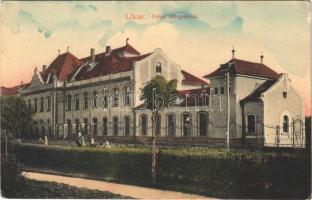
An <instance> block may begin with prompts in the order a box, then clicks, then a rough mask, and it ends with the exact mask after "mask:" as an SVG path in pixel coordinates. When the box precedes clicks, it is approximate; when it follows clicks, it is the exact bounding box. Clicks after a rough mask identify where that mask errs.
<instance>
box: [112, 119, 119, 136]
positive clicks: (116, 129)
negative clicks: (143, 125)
mask: <svg viewBox="0 0 312 200" xmlns="http://www.w3.org/2000/svg"><path fill="white" fill-rule="evenodd" d="M118 128H119V127H118V117H113V134H114V135H118Z"/></svg>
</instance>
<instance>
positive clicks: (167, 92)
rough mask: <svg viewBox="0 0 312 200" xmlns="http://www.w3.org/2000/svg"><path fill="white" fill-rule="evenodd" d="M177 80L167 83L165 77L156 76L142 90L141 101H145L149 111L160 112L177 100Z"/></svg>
mask: <svg viewBox="0 0 312 200" xmlns="http://www.w3.org/2000/svg"><path fill="white" fill-rule="evenodd" d="M176 89H177V80H175V79H173V80H171V81H167V80H166V79H165V78H164V77H163V76H160V75H158V76H156V77H155V78H153V79H152V80H150V81H149V82H148V83H147V84H146V85H145V86H144V87H143V88H142V90H141V97H140V100H143V101H145V106H146V108H147V109H148V110H152V111H158V110H161V109H162V108H166V107H169V106H170V103H171V102H175V100H176V97H177V96H176V95H175V94H176Z"/></svg>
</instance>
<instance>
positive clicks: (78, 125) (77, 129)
mask: <svg viewBox="0 0 312 200" xmlns="http://www.w3.org/2000/svg"><path fill="white" fill-rule="evenodd" d="M75 124H76V134H78V133H79V131H80V121H79V119H75Z"/></svg>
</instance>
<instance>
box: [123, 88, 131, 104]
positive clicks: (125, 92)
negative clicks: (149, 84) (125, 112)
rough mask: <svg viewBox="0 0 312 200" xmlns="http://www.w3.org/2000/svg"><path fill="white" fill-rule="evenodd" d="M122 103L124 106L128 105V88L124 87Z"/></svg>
mask: <svg viewBox="0 0 312 200" xmlns="http://www.w3.org/2000/svg"><path fill="white" fill-rule="evenodd" d="M124 103H125V106H129V105H130V89H129V87H128V86H126V87H124Z"/></svg>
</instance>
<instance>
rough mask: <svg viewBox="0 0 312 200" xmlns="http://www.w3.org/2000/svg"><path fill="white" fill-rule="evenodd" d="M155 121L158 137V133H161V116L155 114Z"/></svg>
mask: <svg viewBox="0 0 312 200" xmlns="http://www.w3.org/2000/svg"><path fill="white" fill-rule="evenodd" d="M156 119H157V122H156V135H160V131H161V115H160V114H157V116H156Z"/></svg>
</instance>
